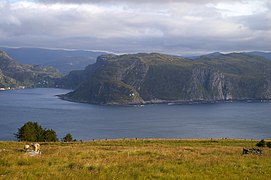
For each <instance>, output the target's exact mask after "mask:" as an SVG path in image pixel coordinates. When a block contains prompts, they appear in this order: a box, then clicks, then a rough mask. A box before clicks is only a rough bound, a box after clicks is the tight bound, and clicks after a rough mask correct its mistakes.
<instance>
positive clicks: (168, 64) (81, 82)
mask: <svg viewBox="0 0 271 180" xmlns="http://www.w3.org/2000/svg"><path fill="white" fill-rule="evenodd" d="M61 84H62V87H66V88H73V89H74V91H73V92H71V93H69V94H66V95H63V96H62V98H63V99H68V100H72V101H79V102H87V103H93V104H121V105H123V104H148V103H170V102H172V103H187V102H215V101H232V100H269V99H271V61H270V60H267V59H265V58H263V57H260V56H256V55H251V54H243V53H230V54H221V53H213V54H209V55H204V56H200V57H197V58H194V59H188V58H183V57H177V56H171V55H164V54H158V53H139V54H126V55H119V56H118V55H102V56H99V57H98V58H97V62H96V63H95V64H93V65H89V66H87V67H86V68H85V70H82V71H72V72H71V73H70V74H69V75H67V76H66V77H64V78H63V79H62V82H61Z"/></svg>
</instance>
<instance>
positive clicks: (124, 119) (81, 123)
mask: <svg viewBox="0 0 271 180" xmlns="http://www.w3.org/2000/svg"><path fill="white" fill-rule="evenodd" d="M67 92H68V90H63V89H24V90H14V91H1V92H0V100H1V103H0V140H15V137H14V135H13V134H14V133H16V132H17V129H18V128H19V127H21V126H22V125H23V124H24V123H25V122H27V121H36V122H38V123H39V124H41V125H42V127H44V128H49V129H54V130H55V131H56V132H57V135H58V137H59V138H61V137H63V136H64V135H65V134H67V133H71V134H72V135H73V136H74V138H76V139H78V140H79V139H82V140H90V139H105V138H108V139H111V138H245V139H250V138H253V139H264V138H270V137H271V103H241V102H238V103H218V104H194V105H167V104H164V105H146V106H143V107H140V106H128V107H125V106H98V105H90V104H82V103H75V102H69V101H64V100H61V99H59V98H58V97H57V96H55V95H58V94H64V93H67Z"/></svg>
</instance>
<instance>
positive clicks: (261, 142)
mask: <svg viewBox="0 0 271 180" xmlns="http://www.w3.org/2000/svg"><path fill="white" fill-rule="evenodd" d="M265 144H266V143H265V141H264V139H262V140H261V141H260V142H258V143H257V144H256V146H258V147H264V146H265Z"/></svg>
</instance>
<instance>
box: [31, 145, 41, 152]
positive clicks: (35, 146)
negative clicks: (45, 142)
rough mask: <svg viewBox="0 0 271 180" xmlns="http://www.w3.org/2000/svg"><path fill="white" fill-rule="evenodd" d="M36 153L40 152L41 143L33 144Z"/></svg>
mask: <svg viewBox="0 0 271 180" xmlns="http://www.w3.org/2000/svg"><path fill="white" fill-rule="evenodd" d="M31 146H32V147H33V149H34V151H35V152H40V144H39V143H34V144H31Z"/></svg>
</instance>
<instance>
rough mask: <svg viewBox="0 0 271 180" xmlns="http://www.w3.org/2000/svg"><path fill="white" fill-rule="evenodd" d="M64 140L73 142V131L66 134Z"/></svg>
mask: <svg viewBox="0 0 271 180" xmlns="http://www.w3.org/2000/svg"><path fill="white" fill-rule="evenodd" d="M63 141H64V142H71V141H73V139H72V135H71V133H68V134H66V136H65V137H64V138H63Z"/></svg>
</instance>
